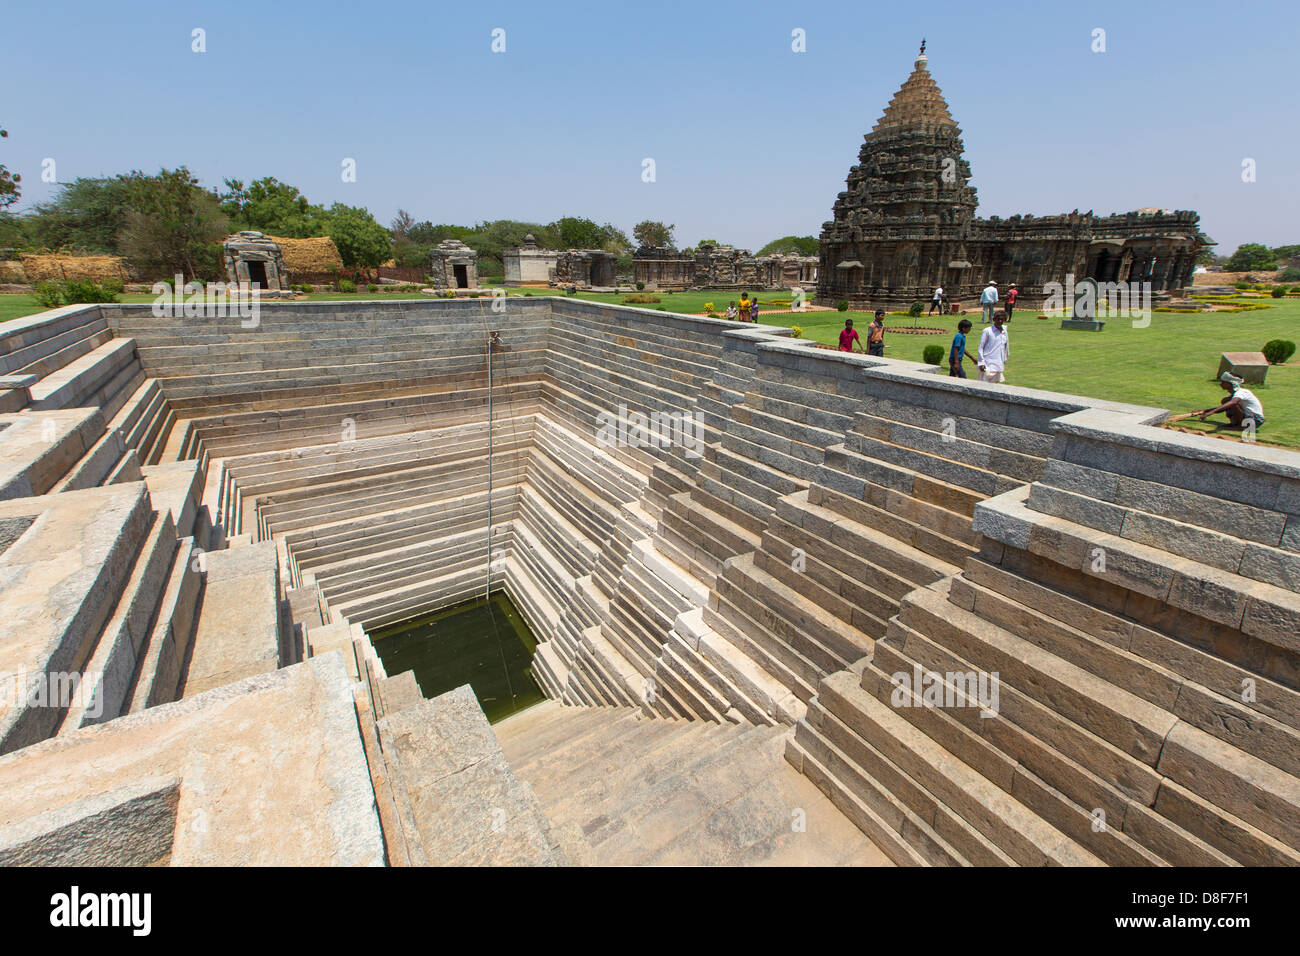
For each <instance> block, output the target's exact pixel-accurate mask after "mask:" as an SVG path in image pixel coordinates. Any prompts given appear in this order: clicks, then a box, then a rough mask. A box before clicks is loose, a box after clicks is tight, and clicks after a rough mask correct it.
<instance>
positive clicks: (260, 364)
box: [0, 296, 1300, 865]
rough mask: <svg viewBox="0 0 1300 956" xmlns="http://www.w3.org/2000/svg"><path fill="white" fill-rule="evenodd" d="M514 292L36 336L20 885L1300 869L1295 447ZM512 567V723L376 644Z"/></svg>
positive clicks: (1299, 514)
mask: <svg viewBox="0 0 1300 956" xmlns="http://www.w3.org/2000/svg"><path fill="white" fill-rule="evenodd" d="M491 302H492V300H489V299H481V300H457V301H443V300H434V301H421V302H383V303H379V302H374V303H369V302H350V303H297V304H284V305H272V306H264V307H263V308H262V309H261V312H260V316H259V321H258V322H257V323H256V324H255V325H254V326H253V327H251V328H246V327H244V326H243V325H241V322H240V319H239V318H237V317H231V318H220V319H218V318H186V319H160V318H155V317H153V316H152V315H151V314H150V313H149V311H148V309H147V308H144V307H140V306H130V305H125V306H119V305H108V306H76V307H68V308H64V309H59V310H55V311H52V312H47V313H43V314H41V315H38V316H32V317H29V318H25V319H19V320H14V321H12V322H8V323H4V324H3V325H0V362H3V364H4V377H3V378H0V548H3V550H0V606H3V608H4V610H5V614H4V615H3V618H2V620H3V623H2V624H0V672H2V673H3V675H4V677H5V679H6V682H7V685H11V687H12V688H17V687H19V686H20V685H21V686H23V687H24V688H26V687H27V686H29V685H30V684H31V682H32V680H33V677H34V678H36V683H37V684H39V685H40V686H42V687H47V688H48V689H49V690H50V691H51V693H49V694H45V695H35V696H34V695H32V694H28V693H21V694H20V693H17V692H16V690H15V691H14V692H9V691H10V690H11V687H10V686H7V687H6V688H5V689H6V693H5V695H4V697H3V699H0V753H2V754H4V756H0V793H3V794H4V795H5V799H3V800H0V860H3V861H6V862H19V863H26V862H103V863H142V862H175V863H195V862H198V863H203V862H220V863H242V862H295V863H318V864H324V863H388V864H390V865H422V864H431V863H452V864H473V863H527V864H535V865H554V864H564V863H569V864H583V863H634V862H646V863H655V862H688V863H689V862H699V863H721V862H733V863H750V862H786V863H837V864H878V863H886V862H892V863H897V864H903V865H912V864H944V865H962V864H968V863H970V864H981V865H983V864H990V865H1005V864H1025V865H1043V864H1049V863H1064V864H1076V865H1097V864H1115V865H1135V864H1138V865H1146V864H1150V865H1161V864H1169V863H1172V864H1222V865H1233V864H1278V863H1294V862H1300V763H1297V759H1296V757H1295V754H1297V753H1300V748H1297V747H1296V743H1297V737H1298V736H1300V666H1297V665H1298V664H1300V636H1298V635H1300V456H1297V455H1295V454H1292V453H1288V452H1282V451H1277V450H1273V449H1266V448H1260V447H1257V446H1249V445H1236V444H1229V443H1225V442H1219V441H1215V440H1212V439H1207V438H1202V437H1198V436H1187V435H1183V434H1179V433H1172V432H1166V431H1163V430H1161V429H1158V428H1155V427H1153V425H1154V424H1155V423H1158V422H1159V421H1160V420H1161V419H1162V418H1163V416H1164V414H1165V413H1164V412H1163V411H1162V410H1159V409H1147V408H1136V407H1132V406H1124V405H1116V404H1112V403H1105V402H1098V401H1092V400H1087V399H1080V398H1076V397H1072V396H1065V395H1055V394H1049V393H1044V392H1035V391H1031V390H1027V389H1020V388H1015V387H1008V386H993V385H987V384H983V383H978V382H970V381H957V380H951V379H948V378H946V377H940V376H937V375H935V374H934V370H933V369H931V368H929V367H926V366H920V365H916V364H913V363H908V362H899V361H892V360H884V359H872V358H867V357H860V356H850V355H844V354H841V353H837V352H829V351H826V350H822V349H817V348H815V347H813V346H812V344H811V343H806V342H801V341H797V340H793V339H791V338H789V334H788V330H779V329H770V328H754V327H744V328H738V327H736V325H734V324H732V323H727V322H722V321H715V320H708V319H700V318H693V317H687V316H678V315H673V314H669V313H662V312H657V311H648V310H640V309H629V308H621V307H615V306H603V305H597V304H594V303H589V302H582V301H578V300H574V299H569V298H563V297H561V298H546V297H541V296H537V297H530V298H523V297H520V298H511V299H509V300H507V301H506V303H505V310H504V311H503V312H494V311H493V310H492V304H491ZM494 331H495V332H499V335H500V338H499V344H497V345H496V346H494V347H492V351H491V357H490V367H491V382H490V385H489V380H488V369H489V352H488V349H489V345H488V343H489V338H490V333H491V332H494ZM489 407H490V408H491V417H490V421H491V428H489ZM620 413H622V414H624V415H636V414H641V415H645V416H651V415H656V414H657V415H665V414H669V415H686V416H690V417H691V418H692V419H693V420H697V421H698V423H699V429H698V432H688V433H687V435H686V438H687V440H686V441H680V440H679V441H676V442H673V443H671V444H669V445H668V446H667V447H658V446H655V447H624V446H611V445H609V444H608V443H607V442H604V441H602V440H601V435H602V430H601V429H602V426H603V425H606V424H608V422H609V421H610V416H614V415H618V414H620ZM679 437H680V436H679ZM696 439H698V440H696ZM489 449H490V454H489ZM489 463H490V467H489ZM74 543H75V544H74ZM489 582H490V584H491V586H492V587H494V588H496V587H500V588H504V589H505V590H506V591H507V592H508V593H509V595H510V596H511V598H512V599H513V600H514V602H515V603H516V604H517V605H518V606H519V608H520V609H521V611H522V612H523V614H524V615H525V617H526V618H527V620H528V622H529V623H530V625H531V626H532V627H533V629H534V630H535V632H536V633H537V636H538V638H539V641H540V642H541V643H539V645H538V650H537V655H536V657H535V659H534V668H533V669H534V674H535V675H536V677H537V678H538V680H539V683H540V684H541V685H542V687H543V689H544V690H545V692H546V694H547V695H548V696H549V697H551V698H552V700H551V701H550V702H548V703H546V704H543V705H540V706H539V707H537V708H534V709H533V710H530V711H528V712H525V713H523V714H519V715H516V716H514V717H512V718H510V719H508V720H506V721H504V722H503V723H501V724H498V725H497V727H496V728H495V733H494V732H493V729H492V728H489V726H488V725H487V723H486V720H485V719H484V718H483V715H482V713H481V711H480V710H479V708H478V707H477V704H476V702H475V701H474V700H473V697H472V694H470V693H469V691H468V689H467V688H461V689H459V690H458V691H455V692H453V693H451V694H447V695H444V696H443V697H440V698H437V699H435V700H423V699H422V698H421V695H420V693H419V689H418V687H417V686H416V685H415V682H414V679H413V678H412V675H411V674H410V673H406V674H400V675H395V676H392V677H389V676H388V675H386V674H385V673H384V670H383V666H382V664H381V663H380V662H379V659H378V657H377V655H376V654H375V651H374V648H373V646H372V645H371V642H370V640H369V638H368V637H367V631H368V630H373V629H374V628H376V627H379V626H382V625H386V624H390V623H395V622H399V621H402V620H404V619H407V618H410V617H414V616H417V615H421V614H425V613H428V612H431V611H434V610H437V609H440V608H443V607H447V606H450V605H453V604H456V603H458V602H460V601H463V600H465V599H467V598H470V597H473V596H475V595H478V594H481V593H482V591H483V589H484V588H485V587H486V586H488V584H489ZM977 675H982V676H983V677H984V678H986V684H987V679H988V678H989V677H990V676H992V677H993V678H994V679H995V684H994V686H995V687H996V689H997V699H996V701H988V700H979V701H975V700H971V699H970V696H971V694H972V690H971V689H972V688H973V687H975V686H976V683H975V682H974V678H975V677H976V676H977ZM922 676H923V677H924V678H925V680H926V681H929V686H928V687H925V686H918V685H916V684H915V678H916V677H922ZM923 684H924V682H923ZM60 690H61V691H64V692H72V693H54V691H60ZM934 692H937V693H938V698H939V699H938V701H937V702H936V700H935V699H934ZM990 704H991V706H990ZM267 710H269V711H270V712H271V713H274V714H278V715H282V716H279V717H277V718H276V720H277V721H278V722H279V725H280V726H278V727H277V728H275V729H272V728H270V727H264V728H263V730H264V736H265V737H266V739H265V740H263V739H261V738H257V739H252V738H248V739H245V732H244V730H243V728H244V727H245V726H246V724H247V719H246V718H245V717H242V716H241V715H242V714H245V713H259V714H260V713H264V712H265V711H267ZM264 723H265V721H259V726H262V725H263V724H264ZM194 734H201V741H202V742H201V744H200V745H199V746H198V747H197V748H196V747H194V746H187V747H183V748H179V749H177V748H176V747H175V746H174V745H173V744H172V743H170V742H171V741H175V740H187V742H189V741H190V739H191V737H192V736H193V735H194ZM498 741H499V742H498ZM259 747H260V748H261V749H260V750H259V749H257V748H259ZM246 752H247V753H259V754H263V755H264V756H263V757H262V758H261V759H269V760H273V761H274V762H275V764H276V765H277V766H280V767H282V768H286V772H287V773H289V774H290V775H291V776H292V775H293V771H292V770H291V769H289V768H292V767H293V766H294V765H295V764H298V763H302V764H303V765H304V766H308V765H310V766H311V767H312V768H313V769H312V770H311V771H310V772H306V771H304V772H303V773H301V774H299V775H297V776H296V777H295V779H293V780H288V781H283V782H282V783H281V784H275V785H274V786H280V787H282V788H283V790H282V792H280V791H276V790H274V789H270V788H271V787H272V786H273V784H272V781H271V780H269V779H263V778H264V777H265V775H263V774H261V773H260V772H255V771H254V768H255V767H257V766H258V764H257V763H256V761H254V762H252V763H249V762H247V761H245V760H243V758H242V757H241V756H240V755H241V754H244V753H246ZM206 755H212V756H215V757H216V758H217V759H216V760H214V761H211V762H210V761H209V760H208V757H207V756H206ZM265 755H269V756H265ZM782 757H783V758H784V759H779V758H782ZM774 758H775V759H774ZM241 761H242V762H241ZM146 765H147V766H148V768H149V769H148V771H147V772H146V770H145V769H144V768H145V766H146ZM159 768H162V769H161V770H160V769H159ZM250 774H251V776H249V775H250ZM322 774H323V775H324V776H322ZM283 776H284V774H282V773H279V772H277V773H276V774H275V775H274V778H275V780H281V778H282V777H283ZM254 778H256V779H254ZM46 781H49V782H57V787H53V788H51V789H49V791H48V792H45V791H42V790H41V789H38V788H41V787H42V786H45V785H46V784H45V782H46ZM56 790H57V792H58V794H59V796H58V797H57V798H56V797H51V796H49V793H53V792H55V791H56ZM724 790H725V791H726V793H725V794H724V792H723V791H724ZM42 794H43V795H42ZM724 797H725V799H724ZM289 805H293V806H295V807H297V808H299V810H300V812H298V813H297V814H295V815H294V816H293V819H292V820H287V819H286V820H282V819H280V811H279V809H278V808H282V807H284V806H289ZM272 807H274V808H277V810H276V812H271V811H270V808H272ZM795 811H798V812H800V813H802V814H804V815H805V819H806V822H807V827H806V829H805V830H793V829H791V828H790V826H789V821H790V820H791V816H792V814H793V813H795ZM1098 820H1102V821H1104V824H1105V825H1104V826H1101V827H1098V826H1097V825H1096V824H1097V821H1098ZM195 821H205V822H206V823H210V824H212V825H215V826H216V827H217V830H216V831H213V832H219V833H221V834H222V836H223V841H224V842H223V841H219V840H216V839H212V840H206V841H205V840H197V839H196V838H195V837H194V835H193V833H194V832H199V831H195V830H194V827H195V826H196V823H195ZM110 826H111V827H117V828H120V829H121V830H122V832H123V833H124V834H126V836H124V837H123V838H122V839H121V840H119V841H116V842H115V843H112V844H111V845H105V843H104V841H103V839H102V834H103V833H104V832H106V830H105V828H106V827H110ZM283 832H293V833H297V834H301V836H300V837H298V836H296V837H295V838H294V840H293V841H288V842H287V843H286V841H283V840H282V839H278V838H276V837H274V836H272V835H271V834H273V833H283ZM288 843H292V846H290V845H288ZM235 846H238V847H239V849H237V850H236V849H233V847H235ZM223 848H224V849H223Z"/></svg>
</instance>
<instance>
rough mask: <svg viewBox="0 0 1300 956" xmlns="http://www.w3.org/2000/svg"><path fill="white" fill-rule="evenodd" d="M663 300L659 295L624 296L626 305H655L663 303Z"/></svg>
mask: <svg viewBox="0 0 1300 956" xmlns="http://www.w3.org/2000/svg"><path fill="white" fill-rule="evenodd" d="M662 301H663V299H661V298H659V296H657V295H650V294H649V293H646V294H645V295H625V296H623V304H624V305H654V304H655V303H656V302H662Z"/></svg>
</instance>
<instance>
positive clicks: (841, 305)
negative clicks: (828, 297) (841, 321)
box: [835, 299, 849, 312]
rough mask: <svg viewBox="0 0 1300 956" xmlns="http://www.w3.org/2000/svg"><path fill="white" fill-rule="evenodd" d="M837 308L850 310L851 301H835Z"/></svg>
mask: <svg viewBox="0 0 1300 956" xmlns="http://www.w3.org/2000/svg"><path fill="white" fill-rule="evenodd" d="M835 310H836V311H837V312H847V311H849V303H848V302H847V301H846V300H845V299H840V301H838V302H836V303H835Z"/></svg>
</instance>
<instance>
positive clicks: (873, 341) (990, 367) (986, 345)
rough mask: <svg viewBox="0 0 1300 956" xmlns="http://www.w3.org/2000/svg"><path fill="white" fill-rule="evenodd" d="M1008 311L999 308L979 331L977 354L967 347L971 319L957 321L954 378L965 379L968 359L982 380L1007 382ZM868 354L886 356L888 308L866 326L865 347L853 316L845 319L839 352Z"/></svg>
mask: <svg viewBox="0 0 1300 956" xmlns="http://www.w3.org/2000/svg"><path fill="white" fill-rule="evenodd" d="M1006 322H1007V314H1006V313H1005V312H1003V311H1001V310H998V311H997V312H995V313H994V314H993V324H992V325H990V326H989V327H988V328H987V329H985V330H984V331H983V332H982V333H981V334H980V341H979V349H978V353H979V354H978V355H971V354H970V352H969V350H968V349H967V348H966V333H968V332H969V331H970V330H971V323H970V320H969V319H962V320H961V321H960V322H958V323H957V334H956V335H954V336H953V337H952V345H951V346H950V347H949V349H948V374H949V375H950V376H952V377H953V378H966V377H967V375H966V368H965V362H966V359H970V360H971V361H972V362H974V363H975V365H976V366H977V367H978V368H979V375H980V381H983V382H1005V381H1006V368H1007V360H1008V359H1009V358H1010V357H1011V343H1010V340H1009V339H1008V338H1007V330H1006ZM855 347H856V348H857V350H858V351H859V352H862V353H863V354H865V355H874V356H877V357H878V358H883V357H884V355H885V310H884V309H876V315H875V318H873V319H872V320H871V324H870V325H869V326H867V346H866V348H863V347H862V336H860V335H859V334H858V330H857V329H855V328H854V327H853V320H852V319H845V320H844V328H843V329H841V330H840V351H841V352H852V351H853V349H854V348H855Z"/></svg>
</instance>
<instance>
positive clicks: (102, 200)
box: [25, 176, 131, 255]
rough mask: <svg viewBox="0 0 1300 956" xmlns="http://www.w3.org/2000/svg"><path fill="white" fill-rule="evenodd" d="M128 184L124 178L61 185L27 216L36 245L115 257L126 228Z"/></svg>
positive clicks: (74, 181)
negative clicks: (48, 199) (121, 235)
mask: <svg viewBox="0 0 1300 956" xmlns="http://www.w3.org/2000/svg"><path fill="white" fill-rule="evenodd" d="M130 193H131V184H130V182H129V179H128V177H126V176H114V177H112V178H109V179H86V178H77V179H74V180H73V181H72V182H70V183H62V184H60V186H59V191H58V193H57V194H56V195H55V197H54V199H53V200H51V201H50V202H45V203H41V204H40V205H38V206H37V207H36V210H35V211H34V212H33V213H31V214H29V215H28V216H27V217H25V218H26V219H27V223H28V233H29V234H30V236H31V239H32V242H33V244H34V245H36V246H40V247H44V248H47V249H73V250H76V251H79V252H89V253H97V254H101V255H117V254H118V253H119V252H120V249H119V248H118V236H119V235H120V234H121V232H122V229H123V227H125V226H126V214H127V210H128V209H129V208H130V203H131V199H130Z"/></svg>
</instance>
